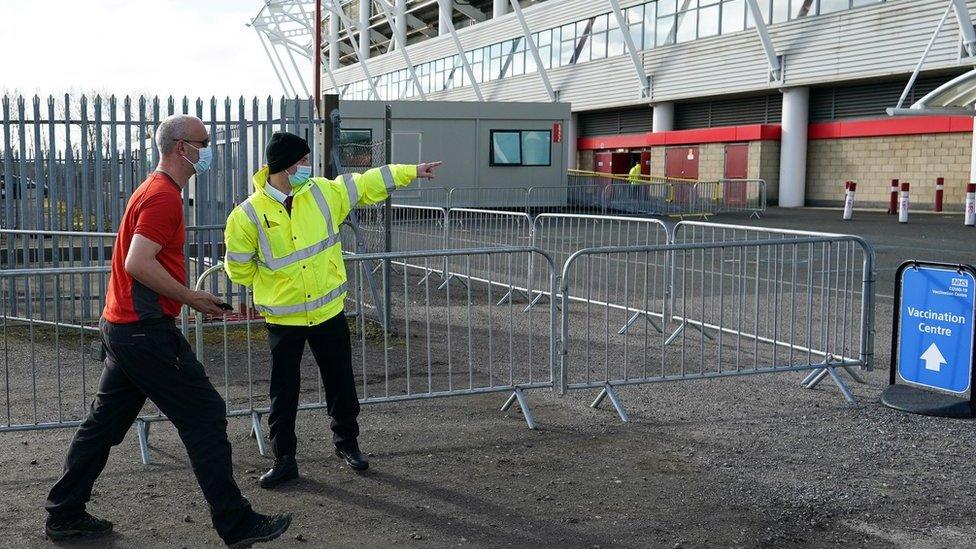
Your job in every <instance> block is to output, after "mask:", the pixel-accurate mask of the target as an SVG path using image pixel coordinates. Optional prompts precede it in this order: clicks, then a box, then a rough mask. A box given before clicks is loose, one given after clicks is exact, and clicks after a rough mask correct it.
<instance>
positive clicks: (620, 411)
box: [590, 383, 630, 423]
mask: <svg viewBox="0 0 976 549" xmlns="http://www.w3.org/2000/svg"><path fill="white" fill-rule="evenodd" d="M606 397H610V403H611V404H613V407H614V409H616V410H617V415H618V416H620V421H623V422H624V423H627V422H629V421H630V417H629V416H628V415H627V410H625V409H624V405H623V403H621V402H620V396H618V395H617V390H616V389H614V388H613V385H610V384H609V383H607V384H606V385H604V386H603V390H602V391H600V394H599V395H597V397H596V400H594V401H593V404H590V408H596V407H598V406H599V405H600V403H602V402H603V399H605V398H606Z"/></svg>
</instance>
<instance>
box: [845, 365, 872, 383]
mask: <svg viewBox="0 0 976 549" xmlns="http://www.w3.org/2000/svg"><path fill="white" fill-rule="evenodd" d="M841 368H843V369H844V371H845V372H847V375H849V376H851V379H853V380H854V383H860V384H861V385H865V384H867V381H864V378H863V377H861V375H860V374H858V373H857V372H855V371H854V370H852V369H851V367H850V366H841Z"/></svg>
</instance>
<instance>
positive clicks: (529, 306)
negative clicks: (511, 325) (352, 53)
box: [522, 292, 546, 313]
mask: <svg viewBox="0 0 976 549" xmlns="http://www.w3.org/2000/svg"><path fill="white" fill-rule="evenodd" d="M545 296H546V294H544V293H542V292H539V295H537V296H535V297H534V298H533V299H532V301H529V304H528V305H526V306H525V309H524V310H522V312H523V313H527V312H529V309H531V308H532V307H535V304H536V303H538V302H539V301H540V300H541V299H542V298H543V297H545Z"/></svg>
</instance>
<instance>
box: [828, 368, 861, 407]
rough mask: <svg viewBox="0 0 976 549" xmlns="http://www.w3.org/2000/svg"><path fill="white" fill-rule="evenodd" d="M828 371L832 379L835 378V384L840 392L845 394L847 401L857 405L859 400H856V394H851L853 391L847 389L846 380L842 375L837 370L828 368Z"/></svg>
mask: <svg viewBox="0 0 976 549" xmlns="http://www.w3.org/2000/svg"><path fill="white" fill-rule="evenodd" d="M826 370H827V373H829V374H830V377H831V378H833V380H834V383H836V384H837V388H838V389H840V392H841V393H843V394H844V398H845V399H847V402H850V403H851V404H857V399H856V398H854V393H851V390H850V389H848V388H847V384H846V383H844V380H843V379H841V378H840V374H838V373H837V368H834V367H833V366H827V368H826Z"/></svg>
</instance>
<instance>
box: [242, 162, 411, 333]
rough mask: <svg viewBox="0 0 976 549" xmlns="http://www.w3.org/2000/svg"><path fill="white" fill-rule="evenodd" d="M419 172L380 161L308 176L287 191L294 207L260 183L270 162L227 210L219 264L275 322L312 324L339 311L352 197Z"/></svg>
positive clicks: (376, 197)
mask: <svg viewBox="0 0 976 549" xmlns="http://www.w3.org/2000/svg"><path fill="white" fill-rule="evenodd" d="M416 177H417V167H416V166H410V165H390V166H381V167H379V168H374V169H371V170H368V171H366V172H365V173H363V174H343V175H342V176H340V177H339V178H338V179H336V180H335V181H331V180H328V179H325V178H321V177H313V178H311V179H309V180H308V181H307V182H305V183H304V184H303V185H302V186H301V187H298V188H296V189H294V190H293V191H292V196H293V198H292V206H291V215H290V216H289V215H288V212H286V211H285V206H284V204H282V203H280V202H278V201H277V200H275V199H274V198H272V197H271V196H270V195H268V193H267V192H266V191H265V186H266V185H267V184H268V167H267V166H265V167H264V168H262V169H261V170H260V171H259V172H258V173H256V174H254V178H253V181H254V187H255V190H254V193H253V194H251V196H249V197H248V198H247V200H245V201H244V202H243V203H241V204H240V205H239V206H237V207H236V208H234V210H233V211H232V212H231V213H230V216H229V217H228V218H227V228H226V229H225V231H224V239H225V242H226V244H227V253H226V255H225V257H224V269H225V270H226V271H227V275H228V276H229V277H230V279H231V280H232V281H234V282H236V283H238V284H241V285H243V286H248V287H250V288H251V289H252V290H253V293H254V306H255V308H257V310H258V311H260V312H261V314H262V315H263V316H264V317H265V319H266V320H267V321H268V322H270V323H272V324H284V325H289V326H312V325H315V324H320V323H322V322H325V321H326V320H329V319H330V318H332V317H334V316H336V315H337V314H339V313H340V312H342V308H343V302H344V301H345V298H346V268H345V265H344V264H343V261H342V247H341V246H342V245H341V243H340V241H339V225H340V224H341V223H342V221H343V220H344V219H345V218H346V216H347V215H349V212H350V211H351V210H352V208H355V207H356V206H357V205H369V204H375V203H377V202H381V201H383V200H386V198H387V197H388V196H389V193H390V192H391V191H393V190H394V189H395V188H397V187H404V186H406V185H409V184H410V182H411V181H412V180H413V179H415V178H416Z"/></svg>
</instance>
